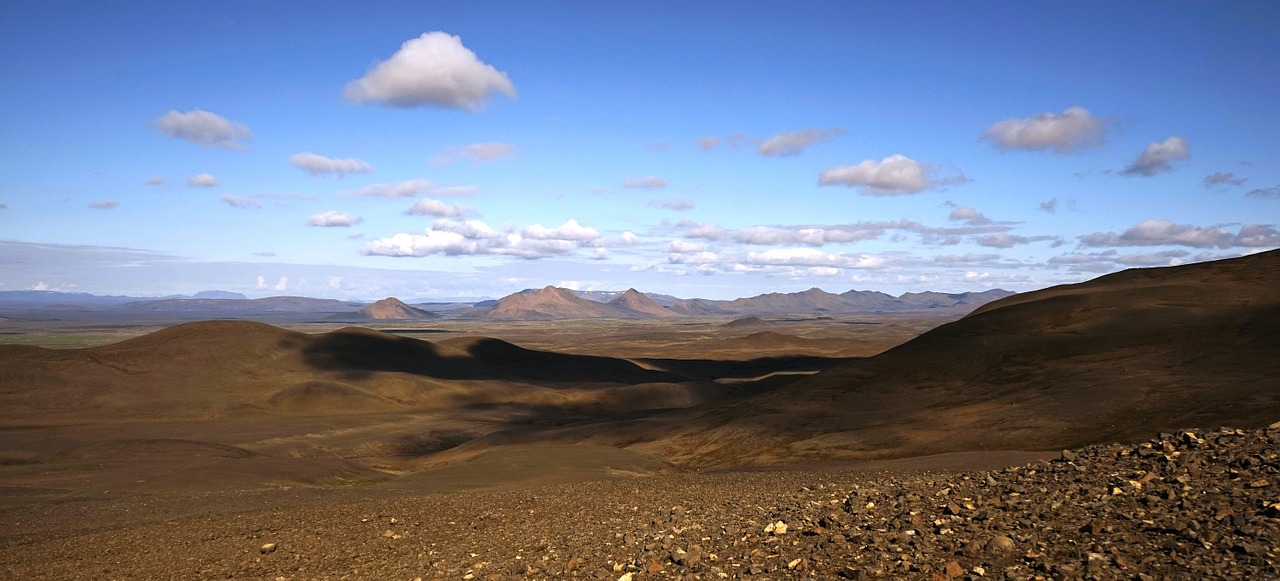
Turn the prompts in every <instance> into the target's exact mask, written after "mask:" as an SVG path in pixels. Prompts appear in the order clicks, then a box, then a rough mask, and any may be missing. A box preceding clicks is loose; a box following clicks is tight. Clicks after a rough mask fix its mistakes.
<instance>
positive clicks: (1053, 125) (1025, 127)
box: [980, 106, 1107, 153]
mask: <svg viewBox="0 0 1280 581" xmlns="http://www.w3.org/2000/svg"><path fill="white" fill-rule="evenodd" d="M1106 133H1107V122H1106V121H1105V120H1103V119H1099V118H1097V117H1094V116H1092V115H1090V114H1089V110H1088V109H1085V108H1084V107H1080V106H1076V107H1069V108H1068V109H1067V110H1065V111H1063V112H1061V113H1047V112H1046V113H1041V114H1039V115H1036V116H1035V117H1028V118H1026V119H1016V118H1011V119H1005V120H1003V121H997V122H996V123H995V124H993V125H991V126H990V127H988V128H987V130H986V131H983V132H982V136H981V137H980V138H981V139H987V140H990V141H991V143H992V145H994V146H995V147H998V148H1001V149H1022V150H1028V151H1043V150H1046V149H1048V150H1052V151H1053V152H1054V153H1073V152H1076V151H1079V150H1081V149H1084V148H1087V147H1092V146H1096V145H1102V144H1103V143H1105V142H1106V137H1107V135H1106Z"/></svg>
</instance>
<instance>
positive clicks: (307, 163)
mask: <svg viewBox="0 0 1280 581" xmlns="http://www.w3.org/2000/svg"><path fill="white" fill-rule="evenodd" d="M289 163H292V164H293V165H294V167H297V168H301V169H305V170H307V173H309V174H311V176H312V177H324V176H333V177H338V178H340V177H342V176H344V175H347V174H349V173H371V172H372V171H373V166H371V165H369V163H368V162H366V161H364V160H360V159H355V158H353V157H348V158H344V159H337V158H332V157H325V156H323V155H318V154H315V153H311V152H309V151H308V152H304V153H295V154H293V155H292V156H291V157H289Z"/></svg>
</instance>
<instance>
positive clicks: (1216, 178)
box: [1200, 171, 1248, 188]
mask: <svg viewBox="0 0 1280 581" xmlns="http://www.w3.org/2000/svg"><path fill="white" fill-rule="evenodd" d="M1247 179H1248V178H1238V177H1236V174H1234V173H1231V172H1226V173H1223V172H1220V171H1215V172H1213V173H1211V174H1209V175H1207V176H1204V180H1202V181H1201V182H1200V185H1203V186H1204V187H1206V188H1212V187H1214V186H1221V185H1232V186H1243V185H1244V182H1245V180H1247Z"/></svg>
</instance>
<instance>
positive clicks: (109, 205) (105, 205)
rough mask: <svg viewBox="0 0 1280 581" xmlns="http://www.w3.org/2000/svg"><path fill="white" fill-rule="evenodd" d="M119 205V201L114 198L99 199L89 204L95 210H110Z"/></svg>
mask: <svg viewBox="0 0 1280 581" xmlns="http://www.w3.org/2000/svg"><path fill="white" fill-rule="evenodd" d="M119 205H120V202H117V201H115V200H100V201H97V202H94V203H92V204H89V207H90V208H93V209H95V210H112V209H115V207H116V206H119Z"/></svg>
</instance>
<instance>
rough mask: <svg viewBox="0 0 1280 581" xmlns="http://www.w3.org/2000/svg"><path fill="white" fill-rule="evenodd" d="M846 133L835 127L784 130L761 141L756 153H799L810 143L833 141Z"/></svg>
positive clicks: (782, 155) (774, 154) (776, 154)
mask: <svg viewBox="0 0 1280 581" xmlns="http://www.w3.org/2000/svg"><path fill="white" fill-rule="evenodd" d="M844 133H845V131H844V130H843V129H840V128H834V129H831V130H830V131H823V130H821V129H805V130H803V131H782V132H780V133H777V134H775V135H774V136H772V137H770V138H768V139H766V140H764V141H762V142H760V145H757V146H756V153H759V154H760V155H765V156H770V157H786V156H791V155H797V154H799V153H800V152H802V151H804V150H805V148H806V147H809V146H810V145H813V144H815V143H822V142H825V141H831V138H832V137H833V136H836V135H844Z"/></svg>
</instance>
